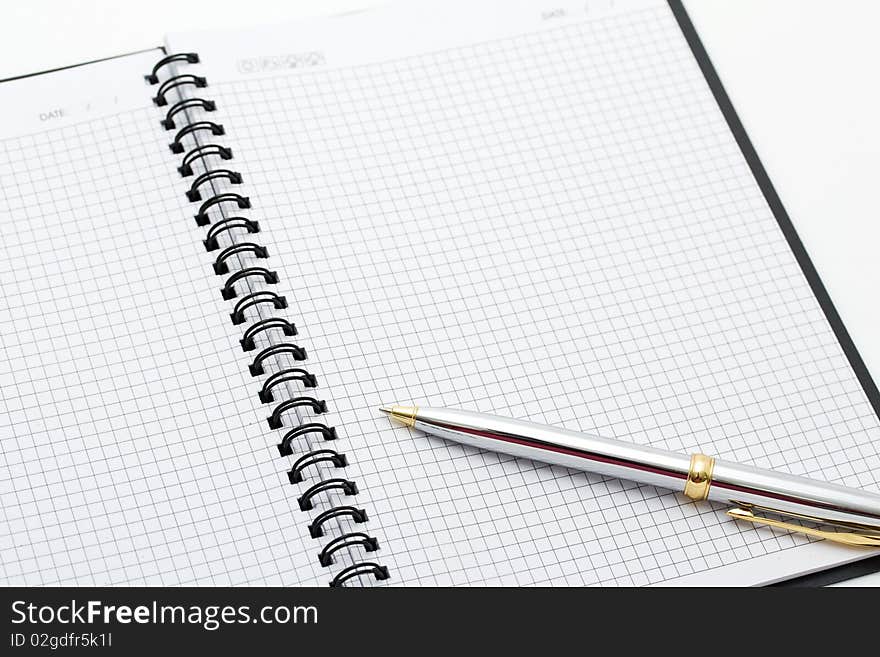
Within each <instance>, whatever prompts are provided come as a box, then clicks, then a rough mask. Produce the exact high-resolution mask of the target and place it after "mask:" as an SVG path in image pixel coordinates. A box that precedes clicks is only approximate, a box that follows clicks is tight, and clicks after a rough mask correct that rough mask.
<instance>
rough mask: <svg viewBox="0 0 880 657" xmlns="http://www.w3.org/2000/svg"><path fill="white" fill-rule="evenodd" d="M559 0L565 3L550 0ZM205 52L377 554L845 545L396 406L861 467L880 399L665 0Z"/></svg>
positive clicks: (551, 569) (836, 468) (588, 569)
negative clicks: (513, 450) (529, 457)
mask: <svg viewBox="0 0 880 657" xmlns="http://www.w3.org/2000/svg"><path fill="white" fill-rule="evenodd" d="M563 4H564V3H563ZM170 45H171V46H172V49H173V50H175V51H183V50H195V51H198V52H199V53H200V55H201V57H202V61H203V63H204V64H203V66H202V69H201V70H202V72H203V73H204V74H205V75H207V76H208V78H209V81H210V83H211V85H212V90H213V94H214V97H215V98H216V99H217V101H218V104H219V105H220V106H222V112H223V116H224V121H225V122H226V123H228V125H229V126H230V131H229V132H230V135H229V141H230V143H231V144H233V146H234V147H235V148H236V149H237V151H238V152H241V153H242V154H243V158H244V159H243V162H245V163H244V164H242V165H241V166H242V167H244V168H245V170H246V171H247V172H248V174H249V175H250V177H251V180H252V185H253V189H254V192H253V194H254V196H255V197H258V198H259V199H260V202H261V203H262V204H263V206H264V207H265V208H266V209H265V210H264V214H265V215H266V225H267V235H268V236H269V237H268V238H267V239H271V240H272V247H271V248H273V249H274V250H275V252H277V253H279V254H280V257H279V262H280V263H281V266H280V269H281V270H283V271H284V275H285V278H286V279H288V280H290V281H292V283H291V285H292V286H293V287H294V293H293V294H292V296H293V297H294V299H295V302H294V303H293V304H292V313H293V314H294V315H295V316H296V317H297V321H298V323H300V325H301V326H302V327H303V330H304V331H305V334H306V335H307V336H308V338H307V339H308V343H309V344H310V346H311V347H312V348H313V352H314V354H315V358H316V364H315V366H314V367H315V369H316V371H317V372H318V373H319V375H320V376H321V377H322V379H323V380H324V381H325V382H326V383H327V386H326V389H327V390H328V391H329V392H328V394H329V395H330V397H331V403H332V404H333V406H334V407H335V408H336V409H337V410H336V413H335V415H334V420H335V423H336V425H337V427H338V428H339V431H340V434H341V435H342V436H344V440H345V441H346V451H348V452H349V453H351V454H352V455H353V457H354V463H353V464H352V465H351V466H350V467H349V469H348V471H349V474H350V475H351V476H352V477H355V478H356V479H357V480H358V481H359V482H360V483H361V492H360V494H359V497H358V503H364V504H366V505H368V507H369V508H370V510H371V511H370V521H369V524H368V527H369V531H370V532H371V533H372V534H375V535H376V536H377V537H378V539H379V542H380V545H381V550H380V553H381V554H382V556H383V558H384V559H385V560H386V561H388V562H389V566H390V567H391V569H392V579H391V580H390V582H389V583H391V584H409V585H417V584H424V585H433V584H440V585H447V584H523V585H550V584H570V585H582V584H603V585H615V584H618V585H630V584H638V585H642V584H671V583H715V584H759V583H765V582H769V581H772V580H777V579H782V578H785V577H788V576H792V575H795V574H798V573H803V572H806V571H810V570H814V569H818V568H821V567H827V566H830V565H833V564H837V563H843V562H846V561H848V560H852V559H855V558H858V557H860V556H864V554H865V553H863V552H853V551H851V550H847V549H838V548H836V547H834V546H831V545H827V544H822V543H816V542H811V541H810V540H809V539H805V538H804V537H801V536H796V535H791V534H780V533H776V532H774V531H771V530H768V529H763V528H755V527H751V526H742V525H739V524H736V523H735V522H733V521H731V520H729V519H727V518H726V517H725V515H724V509H723V508H722V507H720V506H713V505H710V504H707V503H702V504H696V503H692V502H689V501H687V500H686V499H685V498H684V497H683V496H682V495H681V494H680V493H678V492H675V491H665V490H658V489H655V488H652V487H648V486H639V485H636V484H633V483H631V482H625V481H617V480H607V479H604V478H601V477H597V476H592V475H590V474H585V473H581V472H574V471H569V470H566V469H563V468H557V467H550V466H546V465H541V464H539V463H535V462H530V461H525V460H516V459H512V458H509V457H505V456H501V455H497V454H494V453H485V452H480V451H477V450H473V449H470V448H465V447H462V446H458V445H455V444H451V443H448V442H444V441H443V440H440V439H435V438H429V437H426V436H424V435H420V434H418V433H414V432H412V431H410V430H408V429H406V428H401V427H399V426H395V425H394V424H393V423H391V422H390V421H389V420H388V419H386V418H385V417H383V416H382V415H381V414H380V413H379V412H378V410H377V407H378V406H379V405H380V404H387V403H393V402H399V403H403V404H407V403H412V402H415V403H418V404H421V405H426V406H427V405H430V406H453V407H461V408H466V409H472V410H479V411H486V412H492V413H496V414H500V415H506V416H511V417H516V418H523V419H530V420H534V421H538V422H543V423H549V424H554V425H559V426H564V427H566V428H569V429H575V430H585V431H591V432H595V433H598V434H600V435H604V436H608V437H611V438H619V439H621V440H626V441H632V442H637V443H641V444H648V445H653V446H656V447H661V448H668V449H671V450H676V451H680V452H685V453H689V452H694V451H698V450H699V451H702V452H705V453H708V454H714V455H717V456H718V457H720V458H724V459H730V460H735V461H740V462H744V463H750V464H755V465H758V466H762V467H768V468H774V469H778V470H780V471H785V472H791V473H795V474H803V475H808V476H810V477H815V478H818V479H825V480H829V481H837V482H840V481H844V480H845V481H846V482H848V483H850V484H857V485H859V486H862V487H864V488H865V489H868V490H874V491H877V490H880V487H878V483H880V426H878V419H877V416H876V415H875V413H874V411H873V410H872V407H871V405H870V403H869V400H868V399H867V397H866V394H865V392H864V391H863V389H862V387H861V385H860V384H859V381H858V380H857V378H856V376H855V374H854V372H853V370H852V368H851V366H850V365H849V363H848V360H847V357H846V355H845V354H844V352H843V350H842V348H841V346H840V344H839V342H838V340H837V339H836V337H835V335H834V333H833V331H832V328H831V326H830V325H829V322H828V320H827V319H826V317H825V314H824V312H823V310H822V308H821V307H820V305H819V303H818V302H817V300H816V298H815V296H814V294H813V292H812V291H811V288H810V286H809V284H808V282H807V280H806V279H805V277H804V275H803V273H802V271H801V268H800V266H799V264H798V263H797V261H796V259H795V256H794V255H793V253H792V251H791V249H790V248H789V246H788V244H787V242H786V239H785V237H784V236H783V233H782V231H781V230H780V227H779V225H778V224H777V221H776V219H775V218H774V215H773V213H772V212H771V210H770V208H769V207H768V204H767V202H766V201H765V199H764V197H763V195H762V193H761V191H760V189H759V187H758V184H757V183H756V181H755V179H754V177H753V175H752V173H751V171H750V169H749V166H748V164H747V162H746V160H745V159H744V156H743V155H742V153H741V151H740V149H739V147H738V145H737V143H736V141H735V140H734V137H733V136H732V134H731V131H730V129H729V128H728V126H727V124H726V122H725V119H724V117H723V115H722V113H721V111H720V109H719V108H718V105H717V103H716V101H715V99H714V97H713V95H712V93H711V91H710V89H709V87H708V86H707V83H706V82H705V80H704V78H703V75H702V73H701V71H700V69H699V67H698V64H697V61H696V60H695V58H694V56H693V55H692V53H691V51H690V49H689V46H688V44H687V43H686V41H685V38H684V36H683V34H682V32H681V30H680V28H679V26H678V24H677V22H676V20H675V18H674V16H673V14H672V12H671V10H670V8H669V7H668V6H667V5H666V4H665V3H663V2H651V1H646V2H638V3H630V4H624V3H601V2H596V3H592V2H591V3H586V4H585V3H577V4H576V5H572V6H571V7H570V8H565V9H559V7H558V6H550V5H547V6H544V5H542V4H541V3H504V4H503V5H484V4H481V3H470V4H468V5H460V4H455V3H451V4H450V3H447V4H446V5H444V6H443V7H436V8H434V7H428V6H426V5H419V6H417V7H415V8H411V9H403V8H397V9H395V8H392V9H388V10H381V11H376V12H372V13H369V12H368V13H365V14H360V15H354V16H345V17H339V18H333V19H327V20H322V21H312V22H308V23H303V24H296V25H289V26H283V27H274V28H271V29H266V30H265V31H263V32H258V33H250V34H245V33H204V34H187V35H172V36H171V37H170Z"/></svg>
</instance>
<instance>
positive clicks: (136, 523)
mask: <svg viewBox="0 0 880 657" xmlns="http://www.w3.org/2000/svg"><path fill="white" fill-rule="evenodd" d="M161 57H162V53H161V51H159V50H155V51H152V52H148V53H143V54H140V55H133V56H128V57H122V58H118V59H115V60H110V61H106V62H102V63H98V64H92V65H86V66H80V67H76V68H72V69H69V70H64V71H59V72H56V73H51V74H46V75H38V76H35V77H32V78H26V79H22V80H18V81H13V82H7V83H4V84H0V101H2V102H0V107H2V108H3V112H4V121H3V126H2V128H0V180H2V185H0V222H2V226H3V229H2V230H3V243H2V246H0V280H2V285H0V301H2V307H3V313H2V316H0V335H2V351H0V582H2V584H5V585H129V584H130V585H184V584H187V585H193V584H204V585H231V584H261V585H269V584H276V585H283V584H300V583H310V584H318V583H320V584H326V581H327V580H329V577H328V576H327V575H326V572H325V571H324V569H322V568H321V567H320V566H319V565H318V564H317V562H316V552H317V551H316V550H315V549H314V547H313V546H312V544H311V543H310V542H306V541H305V540H304V539H303V538H302V536H303V534H305V535H306V536H307V533H306V530H305V527H304V525H305V523H304V522H303V519H302V512H301V511H300V510H299V508H298V507H297V505H296V498H295V497H294V496H292V495H290V494H289V489H290V484H289V483H288V481H287V477H286V475H285V468H284V463H283V462H281V461H280V460H279V458H278V452H277V449H276V447H275V445H274V444H273V443H270V442H269V441H268V440H267V438H268V436H267V430H266V428H265V427H266V425H265V415H266V414H265V411H264V410H263V409H262V408H261V409H259V413H258V412H257V409H256V406H259V403H258V402H257V401H256V391H257V384H256V382H254V381H253V380H252V379H251V378H250V377H249V376H248V375H247V363H248V362H249V361H250V360H251V359H252V357H251V356H250V355H248V354H244V353H242V351H241V348H240V346H239V344H238V339H239V338H240V337H241V331H240V330H239V329H238V328H237V327H234V326H232V325H231V324H230V320H229V312H230V307H229V302H226V301H223V300H222V299H221V298H220V286H221V282H220V280H221V279H220V278H219V277H218V276H216V275H215V274H214V272H213V271H211V268H210V260H212V259H213V258H212V256H211V255H210V254H208V253H206V252H205V249H204V247H203V245H202V242H201V238H202V237H203V232H204V230H203V229H198V228H197V227H196V226H195V223H194V221H193V218H192V215H193V210H192V208H191V204H190V203H188V202H187V200H186V198H185V197H184V191H185V190H186V188H187V186H188V182H187V181H184V180H183V179H181V177H180V176H179V175H178V173H177V171H176V166H177V164H178V163H179V157H177V156H174V155H172V153H171V152H170V151H169V149H168V143H169V141H171V139H172V136H171V134H173V133H171V134H169V133H168V132H166V131H164V130H163V129H162V128H161V127H160V125H159V120H160V118H161V117H162V115H163V113H162V112H161V111H160V110H159V108H157V107H155V106H153V104H152V103H151V101H150V97H151V96H152V95H154V94H155V87H152V88H151V87H149V86H147V84H146V83H145V82H144V78H143V75H144V74H145V73H148V72H149V71H150V69H151V68H152V66H153V64H154V63H155V62H156V61H157V60H158V59H160V58H161ZM309 540H311V539H309Z"/></svg>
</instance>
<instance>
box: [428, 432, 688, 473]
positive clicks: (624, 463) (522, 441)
mask: <svg viewBox="0 0 880 657" xmlns="http://www.w3.org/2000/svg"><path fill="white" fill-rule="evenodd" d="M430 424H434V425H435V426H438V427H443V428H444V429H451V430H453V431H460V432H462V433H469V434H472V435H474V436H482V437H483V438H490V439H492V440H498V441H501V442H504V443H514V444H516V445H523V446H524V447H534V448H535V449H542V450H546V451H548V452H556V453H557V454H565V455H567V456H576V457H578V458H582V459H587V460H588V461H597V462H599V463H607V464H609V465H619V466H621V467H625V468H631V469H633V470H641V471H642V472H650V473H652V474H658V475H663V476H665V477H672V478H674V479H681V480H682V481H684V480H686V479H687V473H686V472H675V471H673V470H663V469H662V468H658V467H656V466H652V465H646V464H644V463H638V462H636V461H628V460H626V459H617V458H613V457H611V456H604V455H602V454H596V453H594V452H586V451H583V450H578V449H573V448H570V447H562V446H560V445H551V444H549V443H544V442H541V441H540V440H536V439H529V438H520V437H519V436H510V435H507V434H502V433H493V432H490V431H481V430H479V429H471V428H470V427H460V426H456V425H451V424H441V423H440V422H431V423H430Z"/></svg>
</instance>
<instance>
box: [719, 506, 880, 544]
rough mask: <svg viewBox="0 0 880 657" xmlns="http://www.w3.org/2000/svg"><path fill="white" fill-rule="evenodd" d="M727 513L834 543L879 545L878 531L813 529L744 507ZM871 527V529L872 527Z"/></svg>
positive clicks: (815, 519) (824, 521) (733, 516)
mask: <svg viewBox="0 0 880 657" xmlns="http://www.w3.org/2000/svg"><path fill="white" fill-rule="evenodd" d="M766 511H769V512H770V513H781V512H779V511H775V510H773V509H766ZM727 515H729V516H730V517H731V518H734V519H736V520H743V521H745V522H751V523H754V524H756V525H767V526H768V527H773V528H775V529H782V530H785V531H788V532H796V533H798V534H806V535H807V536H813V537H815V538H822V539H825V540H826V541H832V542H834V543H840V544H841V545H848V546H850V547H874V548H876V547H880V533H877V534H875V533H873V531H871V532H868V533H862V532H861V531H853V532H837V531H829V530H825V529H815V528H813V527H804V526H803V525H796V524H794V523H791V522H784V521H782V520H776V519H774V518H767V517H765V516H759V515H755V513H754V512H753V511H751V510H749V509H746V508H734V509H729V510H728V511H727ZM804 519H805V520H810V521H812V522H816V523H827V521H826V520H823V519H821V518H809V517H804ZM871 529H872V530H873V528H871Z"/></svg>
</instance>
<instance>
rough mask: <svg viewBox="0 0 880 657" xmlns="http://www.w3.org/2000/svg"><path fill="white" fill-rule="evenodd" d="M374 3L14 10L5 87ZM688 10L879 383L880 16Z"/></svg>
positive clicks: (283, 0)
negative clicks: (33, 76) (208, 34)
mask: <svg viewBox="0 0 880 657" xmlns="http://www.w3.org/2000/svg"><path fill="white" fill-rule="evenodd" d="M410 1H412V2H416V1H419V0H410ZM373 4H377V3H376V2H375V1H373V2H371V0H276V1H271V0H248V1H247V2H242V1H241V0H235V1H231V0H199V1H196V0H151V1H150V2H140V3H121V2H113V1H112V0H92V1H88V2H86V1H79V2H70V1H62V0H42V1H41V2H16V3H12V2H8V3H5V6H4V7H3V20H2V21H0V55H2V56H0V79H3V78H7V77H12V76H16V75H23V74H27V73H32V72H35V71H40V70H44V69H48V68H55V67H60V66H66V65H69V64H74V63H77V62H82V61H87V60H91V59H98V58H101V57H108V56H112V55H117V54H120V53H125V52H131V51H134V50H139V49H143V48H150V47H154V46H157V45H160V44H161V43H162V39H163V36H164V34H165V33H166V32H169V31H185V30H191V29H200V28H216V27H234V26H237V25H243V26H246V25H256V24H259V23H268V22H278V21H282V20H286V19H295V18H301V17H303V16H309V15H316V14H322V13H334V12H339V11H348V10H354V9H358V8H361V7H366V6H370V5H373ZM685 5H686V7H687V9H688V11H689V13H690V15H691V18H692V20H693V21H694V23H695V24H696V26H697V30H698V32H699V33H700V36H701V38H702V41H703V43H704V45H705V46H706V49H707V50H708V51H709V55H710V57H711V58H712V60H713V63H714V64H715V67H716V69H717V70H718V72H719V75H720V76H721V79H722V81H723V82H724V84H725V87H726V88H727V92H728V94H729V95H730V96H731V98H732V100H733V103H734V106H735V107H736V109H737V112H738V113H739V115H740V118H741V119H742V121H743V123H744V124H745V126H746V130H747V131H748V133H749V135H750V137H751V139H752V141H753V143H754V144H755V146H756V148H757V150H758V153H759V155H760V156H761V158H762V160H763V162H764V165H765V167H766V168H767V170H768V172H769V174H770V178H771V180H773V182H774V184H775V186H776V189H777V191H778V192H779V195H780V196H781V198H782V201H783V203H784V204H785V206H786V209H787V210H788V212H789V214H790V215H791V217H792V219H793V221H794V224H795V226H796V228H797V230H798V232H799V234H800V236H801V239H802V240H803V241H804V242H805V244H806V247H807V250H808V251H809V253H810V255H811V256H812V258H813V261H814V263H815V264H816V267H817V269H818V270H819V273H820V275H821V276H822V279H823V280H824V282H825V285H826V287H827V288H828V289H829V292H830V293H831V297H832V299H834V301H835V304H836V305H837V308H838V310H839V311H840V313H841V315H842V316H843V319H844V322H845V323H846V325H847V327H848V328H849V330H850V333H851V335H852V336H853V339H854V340H855V343H856V345H857V347H858V348H859V350H860V351H861V353H862V356H863V357H864V359H865V360H866V362H867V363H868V367H869V369H871V371H872V372H873V373H874V376H875V379H877V378H880V336H878V334H877V330H876V327H878V326H880V304H878V303H877V301H878V299H877V289H878V288H880V259H878V258H877V257H876V255H875V254H876V253H877V249H878V244H880V194H878V191H880V183H878V181H880V130H878V128H877V123H876V118H877V117H878V116H880V86H878V85H877V83H876V75H877V71H876V66H877V63H878V62H880V41H878V40H877V38H876V34H877V29H878V27H880V3H877V2H873V1H872V0H846V1H838V2H833V3H832V2H828V1H824V2H821V1H819V0H772V1H768V0H736V1H734V0H686V2H685ZM465 6H466V5H465ZM465 10H466V9H465ZM856 583H859V584H873V585H880V573H877V574H874V575H871V576H868V577H863V578H860V579H859V580H853V581H851V582H849V584H856Z"/></svg>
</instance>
